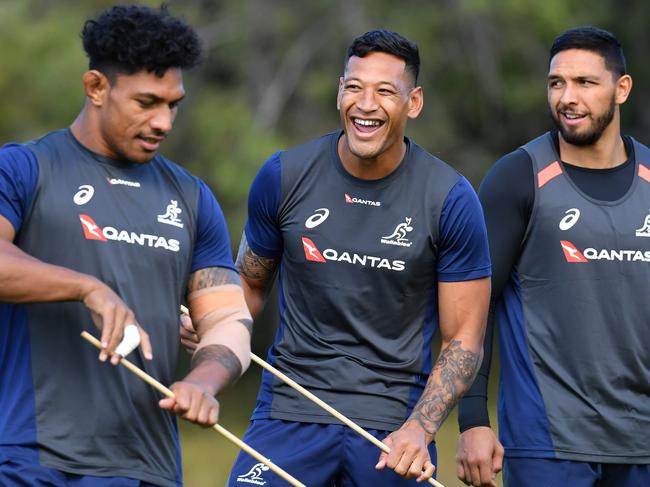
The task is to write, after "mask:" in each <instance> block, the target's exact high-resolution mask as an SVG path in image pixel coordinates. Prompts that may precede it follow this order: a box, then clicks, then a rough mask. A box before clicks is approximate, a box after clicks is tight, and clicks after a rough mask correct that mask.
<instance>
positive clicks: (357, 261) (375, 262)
mask: <svg viewBox="0 0 650 487" xmlns="http://www.w3.org/2000/svg"><path fill="white" fill-rule="evenodd" d="M302 246H303V249H304V251H305V258H306V259H307V260H308V261H310V262H320V263H322V264H324V263H326V262H327V261H328V260H331V261H335V262H344V263H346V264H352V265H358V266H361V267H371V268H373V269H389V270H391V271H403V270H404V269H405V267H406V262H404V261H403V260H392V261H391V260H388V259H384V258H382V257H375V256H373V255H364V254H357V253H355V252H347V251H342V252H341V251H338V250H335V249H325V250H323V252H322V253H321V252H320V250H318V248H317V247H316V244H314V242H313V241H312V240H311V239H309V238H307V237H302Z"/></svg>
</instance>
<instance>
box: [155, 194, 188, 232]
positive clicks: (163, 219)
mask: <svg viewBox="0 0 650 487" xmlns="http://www.w3.org/2000/svg"><path fill="white" fill-rule="evenodd" d="M181 213H183V210H181V209H180V208H179V207H178V201H176V200H170V202H169V204H168V205H167V209H166V210H165V213H163V214H162V215H158V222H159V223H164V224H166V225H173V226H175V227H178V228H183V222H182V221H181V219H180V218H179V217H178V215H180V214H181Z"/></svg>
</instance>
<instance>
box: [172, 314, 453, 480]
mask: <svg viewBox="0 0 650 487" xmlns="http://www.w3.org/2000/svg"><path fill="white" fill-rule="evenodd" d="M181 313H184V314H186V315H188V316H189V315H190V311H189V310H188V309H187V308H186V307H185V306H183V305H182V304H181ZM251 360H252V361H253V362H255V363H256V364H257V365H259V366H260V367H262V368H264V369H266V370H268V371H269V372H271V374H273V375H274V376H276V377H277V378H278V379H280V380H281V381H283V382H284V383H286V384H287V385H288V386H290V387H293V388H294V389H295V390H296V391H298V392H299V393H301V394H302V395H303V396H305V397H306V398H307V399H309V400H311V401H313V402H314V403H316V404H317V405H318V406H320V407H321V408H323V409H324V410H325V411H327V412H328V413H330V414H331V415H332V416H334V417H335V418H336V419H338V420H339V421H341V423H343V424H345V425H346V426H349V427H350V428H352V429H353V430H354V431H356V432H357V433H359V434H360V435H361V436H363V437H364V438H365V439H366V440H368V441H369V442H370V443H372V444H373V445H375V446H376V447H377V448H379V449H380V450H381V451H383V452H385V453H390V447H389V446H388V445H386V444H385V443H384V442H382V441H379V440H378V439H377V438H375V437H374V436H372V435H371V434H370V433H368V432H367V431H366V430H364V429H363V428H362V427H361V426H359V425H358V424H357V423H355V422H354V421H352V420H351V419H350V418H348V417H347V416H344V415H343V414H341V413H339V412H338V411H337V410H336V409H334V408H333V407H332V406H330V405H329V404H327V403H326V402H324V401H322V400H321V399H319V398H318V397H316V396H315V395H314V394H312V393H311V392H309V391H308V390H307V389H305V388H304V387H302V386H301V385H300V384H298V383H297V382H296V381H294V380H293V379H291V378H290V377H288V376H287V375H285V374H283V373H282V372H280V371H279V370H278V369H276V368H275V367H273V366H272V365H271V364H269V363H268V362H267V361H265V360H263V359H262V358H260V357H258V356H257V355H255V354H254V353H253V352H251ZM428 482H429V483H430V484H431V485H434V486H435V487H445V486H444V485H442V484H441V483H440V482H438V481H437V480H436V479H434V478H431V477H430V478H429V479H428Z"/></svg>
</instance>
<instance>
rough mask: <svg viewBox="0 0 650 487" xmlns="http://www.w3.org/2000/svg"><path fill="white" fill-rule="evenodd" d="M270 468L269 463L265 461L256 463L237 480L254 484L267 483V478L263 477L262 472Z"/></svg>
mask: <svg viewBox="0 0 650 487" xmlns="http://www.w3.org/2000/svg"><path fill="white" fill-rule="evenodd" d="M268 469H269V467H268V466H267V465H264V464H263V463H256V464H255V465H253V467H252V468H251V469H250V470H249V471H248V472H246V473H245V474H243V475H240V476H239V477H237V482H242V483H245V484H254V485H266V480H264V479H263V478H262V472H266V471H267V470H268Z"/></svg>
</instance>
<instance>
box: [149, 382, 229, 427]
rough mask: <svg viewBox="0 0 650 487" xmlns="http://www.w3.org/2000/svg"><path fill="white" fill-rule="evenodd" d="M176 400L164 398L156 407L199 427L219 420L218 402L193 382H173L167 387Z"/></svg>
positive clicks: (210, 424)
mask: <svg viewBox="0 0 650 487" xmlns="http://www.w3.org/2000/svg"><path fill="white" fill-rule="evenodd" d="M169 388H170V389H171V390H172V391H173V392H174V394H175V396H176V398H175V399H172V398H170V397H166V398H164V399H161V400H160V402H159V403H158V405H159V406H160V407H161V408H162V409H166V410H168V411H173V412H174V413H176V414H178V415H179V416H180V417H182V418H183V419H186V420H188V421H191V422H192V423H197V424H199V425H201V426H212V425H213V424H215V423H216V422H217V421H218V420H219V402H218V401H217V399H216V398H215V397H214V396H212V395H211V394H210V393H209V392H208V391H207V390H206V389H205V388H203V387H201V386H200V385H198V384H195V383H193V382H184V381H180V382H175V383H173V384H172V385H171V386H170V387H169Z"/></svg>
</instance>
